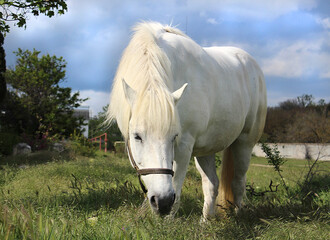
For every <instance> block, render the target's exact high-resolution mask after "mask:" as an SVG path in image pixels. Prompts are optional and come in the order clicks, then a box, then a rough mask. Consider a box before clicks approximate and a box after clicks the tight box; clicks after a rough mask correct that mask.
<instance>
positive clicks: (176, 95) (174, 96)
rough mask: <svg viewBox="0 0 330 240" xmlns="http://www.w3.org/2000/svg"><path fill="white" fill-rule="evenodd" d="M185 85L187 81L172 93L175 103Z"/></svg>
mask: <svg viewBox="0 0 330 240" xmlns="http://www.w3.org/2000/svg"><path fill="white" fill-rule="evenodd" d="M187 85H188V83H185V84H183V86H182V87H181V88H179V89H178V90H176V91H175V92H173V93H172V96H173V98H174V102H175V104H177V103H178V101H179V100H180V98H181V97H182V94H183V92H184V90H185V89H186V87H187Z"/></svg>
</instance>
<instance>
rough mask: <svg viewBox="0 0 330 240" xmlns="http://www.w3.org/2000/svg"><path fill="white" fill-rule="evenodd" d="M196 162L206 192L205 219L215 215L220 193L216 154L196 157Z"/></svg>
mask: <svg viewBox="0 0 330 240" xmlns="http://www.w3.org/2000/svg"><path fill="white" fill-rule="evenodd" d="M195 164H196V167H197V169H198V171H199V173H200V174H201V176H202V186H203V193H204V207H203V217H204V219H208V218H212V217H214V215H215V203H216V198H217V195H218V187H219V179H218V176H217V173H216V167H215V155H211V156H205V157H195Z"/></svg>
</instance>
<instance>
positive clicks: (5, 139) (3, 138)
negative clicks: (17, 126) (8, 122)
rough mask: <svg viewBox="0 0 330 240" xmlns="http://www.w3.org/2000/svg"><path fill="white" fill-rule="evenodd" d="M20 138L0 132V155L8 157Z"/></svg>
mask: <svg viewBox="0 0 330 240" xmlns="http://www.w3.org/2000/svg"><path fill="white" fill-rule="evenodd" d="M20 141H21V138H20V137H19V136H18V135H17V134H16V133H13V132H0V155H10V154H12V152H13V147H14V146H15V145H16V144H17V143H19V142H20Z"/></svg>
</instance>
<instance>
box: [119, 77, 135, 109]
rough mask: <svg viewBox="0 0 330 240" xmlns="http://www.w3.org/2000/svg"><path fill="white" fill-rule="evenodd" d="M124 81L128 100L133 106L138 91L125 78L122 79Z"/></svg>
mask: <svg viewBox="0 0 330 240" xmlns="http://www.w3.org/2000/svg"><path fill="white" fill-rule="evenodd" d="M122 83H123V89H124V93H125V97H126V100H127V101H128V103H129V105H130V106H131V108H133V104H134V102H135V98H136V92H135V91H134V90H133V89H132V88H131V87H130V86H129V85H128V84H127V83H126V81H125V79H122Z"/></svg>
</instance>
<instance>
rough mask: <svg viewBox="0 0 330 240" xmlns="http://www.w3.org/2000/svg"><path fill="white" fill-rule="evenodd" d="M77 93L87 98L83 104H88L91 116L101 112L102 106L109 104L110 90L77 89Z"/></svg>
mask: <svg viewBox="0 0 330 240" xmlns="http://www.w3.org/2000/svg"><path fill="white" fill-rule="evenodd" d="M79 93H80V95H79V96H80V97H81V98H89V100H87V101H86V102H84V103H83V105H84V106H89V108H90V110H91V114H92V115H93V116H96V115H97V114H98V113H99V112H103V110H102V108H103V107H104V106H106V105H108V104H109V98H110V92H101V91H94V90H83V91H79Z"/></svg>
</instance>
